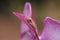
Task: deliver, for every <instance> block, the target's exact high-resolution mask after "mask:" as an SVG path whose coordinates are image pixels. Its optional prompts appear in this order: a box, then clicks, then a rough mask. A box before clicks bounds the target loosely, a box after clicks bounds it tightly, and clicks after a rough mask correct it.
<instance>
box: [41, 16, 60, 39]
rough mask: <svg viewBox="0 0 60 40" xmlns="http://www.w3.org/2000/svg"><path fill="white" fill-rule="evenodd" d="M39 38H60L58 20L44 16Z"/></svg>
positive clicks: (59, 23)
mask: <svg viewBox="0 0 60 40" xmlns="http://www.w3.org/2000/svg"><path fill="white" fill-rule="evenodd" d="M41 40H60V22H59V21H57V20H54V19H52V18H50V17H46V19H45V20H44V29H43V33H42V38H41Z"/></svg>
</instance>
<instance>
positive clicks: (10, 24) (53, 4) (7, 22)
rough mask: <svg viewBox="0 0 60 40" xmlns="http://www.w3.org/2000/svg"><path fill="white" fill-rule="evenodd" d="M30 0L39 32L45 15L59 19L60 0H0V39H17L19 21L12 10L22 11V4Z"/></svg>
mask: <svg viewBox="0 0 60 40" xmlns="http://www.w3.org/2000/svg"><path fill="white" fill-rule="evenodd" d="M26 2H30V3H31V5H32V9H33V12H34V14H35V18H36V24H37V28H38V31H39V34H41V32H42V29H43V26H44V24H43V23H44V19H45V17H46V16H49V17H52V18H54V19H56V20H60V0H0V40H18V39H19V36H20V22H21V20H19V19H18V18H17V17H16V16H15V15H13V14H12V12H13V11H18V12H21V13H22V12H23V9H24V4H25V3H26Z"/></svg>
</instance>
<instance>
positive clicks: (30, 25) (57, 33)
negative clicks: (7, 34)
mask: <svg viewBox="0 0 60 40" xmlns="http://www.w3.org/2000/svg"><path fill="white" fill-rule="evenodd" d="M23 13H24V14H21V13H18V12H13V14H14V15H16V16H17V17H18V18H19V19H21V20H22V23H21V37H20V40H60V22H59V21H57V20H54V19H52V18H50V17H46V18H45V20H44V29H43V31H42V34H41V35H38V31H37V26H36V22H35V18H34V14H33V13H32V8H31V4H30V3H28V2H27V3H26V4H25V7H24V11H23Z"/></svg>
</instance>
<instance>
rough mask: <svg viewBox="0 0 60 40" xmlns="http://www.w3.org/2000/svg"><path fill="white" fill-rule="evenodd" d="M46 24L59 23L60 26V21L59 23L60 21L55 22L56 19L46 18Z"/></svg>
mask: <svg viewBox="0 0 60 40" xmlns="http://www.w3.org/2000/svg"><path fill="white" fill-rule="evenodd" d="M46 22H50V23H51V22H53V23H58V24H60V21H58V20H55V19H53V18H51V17H48V16H47V17H46V18H45V20H44V23H46Z"/></svg>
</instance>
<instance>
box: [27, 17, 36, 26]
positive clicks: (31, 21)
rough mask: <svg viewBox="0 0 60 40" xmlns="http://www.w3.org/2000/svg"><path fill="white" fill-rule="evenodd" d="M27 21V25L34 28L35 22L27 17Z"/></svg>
mask: <svg viewBox="0 0 60 40" xmlns="http://www.w3.org/2000/svg"><path fill="white" fill-rule="evenodd" d="M27 21H28V23H29V24H30V25H31V26H33V27H35V26H36V24H35V22H34V21H33V20H32V18H30V17H28V18H27Z"/></svg>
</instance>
